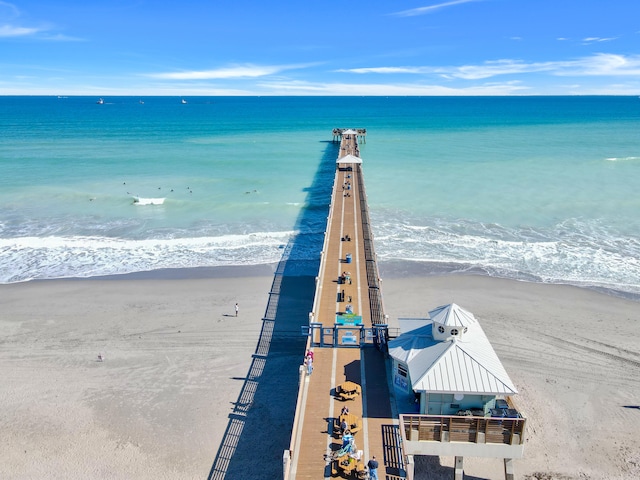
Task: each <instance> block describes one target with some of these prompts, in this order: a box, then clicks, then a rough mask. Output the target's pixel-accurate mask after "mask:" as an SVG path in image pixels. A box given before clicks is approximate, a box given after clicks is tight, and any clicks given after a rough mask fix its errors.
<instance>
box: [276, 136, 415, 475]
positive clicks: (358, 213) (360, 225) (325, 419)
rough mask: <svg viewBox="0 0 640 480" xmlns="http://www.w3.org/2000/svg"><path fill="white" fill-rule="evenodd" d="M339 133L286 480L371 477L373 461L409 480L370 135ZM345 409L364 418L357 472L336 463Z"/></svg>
mask: <svg viewBox="0 0 640 480" xmlns="http://www.w3.org/2000/svg"><path fill="white" fill-rule="evenodd" d="M333 134H334V140H339V141H340V150H339V156H338V158H337V160H336V173H335V178H334V185H333V193H332V198H331V207H330V212H329V216H328V218H327V229H326V233H325V240H324V247H323V251H322V258H321V263H320V270H319V274H318V277H317V282H316V293H315V299H314V304H313V310H312V311H311V312H310V313H309V327H308V329H307V330H306V332H305V333H307V334H308V342H307V347H308V349H309V350H311V351H312V352H313V372H312V373H311V375H308V374H307V369H306V367H305V366H304V365H301V368H300V388H299V393H298V402H297V406H296V413H295V418H294V422H293V429H292V436H291V444H290V448H289V450H287V451H285V452H284V456H283V467H284V478H285V480H293V479H314V480H315V479H319V478H332V477H335V478H349V475H351V478H364V473H363V471H362V466H363V465H366V464H367V462H368V461H369V460H370V459H371V458H372V457H373V456H375V457H376V460H377V461H378V463H379V468H378V477H379V478H380V479H387V480H392V479H400V478H405V473H404V472H405V466H404V464H403V458H404V455H403V454H402V450H401V448H402V447H401V442H400V438H401V435H400V432H399V429H398V420H397V415H396V414H395V412H394V405H393V401H392V396H391V392H390V390H389V387H390V384H389V381H388V372H387V363H386V357H385V356H386V353H385V352H386V350H385V347H386V341H387V340H388V333H387V322H386V319H387V317H386V316H385V313H384V305H383V301H382V295H381V292H380V279H379V275H378V267H377V264H376V258H375V252H374V248H373V236H372V234H371V230H370V225H369V213H368V206H367V198H366V193H365V185H364V180H363V172H362V159H361V157H360V152H359V142H361V141H363V140H364V135H365V134H366V130H365V129H334V131H333ZM301 353H302V352H301ZM347 381H349V382H353V383H355V384H357V385H359V386H360V387H361V393H357V394H356V395H355V398H353V399H348V400H343V399H340V398H338V395H337V393H338V392H337V391H336V387H337V386H339V385H341V384H343V383H345V382H347ZM344 406H347V407H348V408H349V413H350V414H352V415H355V417H353V418H356V419H358V420H360V423H359V424H358V425H359V426H358V428H356V430H358V431H357V432H356V433H355V435H354V436H355V445H356V451H357V450H361V453H362V456H361V458H360V459H359V460H355V459H354V462H355V464H353V461H352V465H351V467H349V468H343V467H345V466H344V465H340V464H339V463H340V462H338V461H335V460H331V454H332V452H335V451H337V450H339V449H340V447H341V446H342V439H341V435H340V434H339V432H336V431H335V430H334V429H335V426H336V425H337V421H336V419H337V418H338V417H339V415H340V413H341V410H342V408H343V407H344ZM358 471H360V473H359V474H358Z"/></svg>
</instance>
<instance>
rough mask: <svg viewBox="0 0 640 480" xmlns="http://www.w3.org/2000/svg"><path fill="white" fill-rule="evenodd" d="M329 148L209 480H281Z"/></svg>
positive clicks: (327, 189) (328, 182)
mask: <svg viewBox="0 0 640 480" xmlns="http://www.w3.org/2000/svg"><path fill="white" fill-rule="evenodd" d="M326 143H327V145H326V148H325V151H324V154H323V156H322V159H321V161H320V165H319V166H318V169H317V171H316V174H315V177H314V180H313V183H312V185H311V186H310V187H309V188H307V189H306V191H307V199H306V203H305V207H304V208H303V209H302V212H301V213H300V216H299V217H298V219H297V222H296V227H295V230H296V231H297V232H298V234H297V235H295V236H294V237H292V238H291V240H290V241H289V244H288V245H287V246H286V248H285V250H284V252H283V255H282V259H281V260H280V263H279V264H278V267H277V269H276V272H275V275H274V278H273V284H272V286H271V291H270V293H269V301H268V303H267V309H266V312H265V314H264V318H263V325H262V331H261V332H260V337H259V339H258V345H257V347H256V351H255V353H254V354H253V360H252V362H251V366H250V368H249V371H248V373H247V376H246V378H244V379H243V380H244V384H243V386H242V390H241V392H240V396H239V398H238V400H237V401H236V402H235V404H234V408H233V412H232V413H231V414H230V415H229V423H228V425H227V429H226V431H225V432H224V436H223V439H222V442H221V443H220V447H219V449H218V452H217V453H216V456H215V459H214V460H213V465H212V466H211V471H210V472H209V475H208V477H207V478H208V479H209V480H221V479H225V478H229V479H237V478H252V479H269V478H282V455H283V453H284V451H285V450H286V449H288V448H289V442H290V437H291V428H292V423H293V416H294V412H295V407H296V399H297V394H298V379H299V375H298V371H299V370H298V369H299V367H300V365H301V364H302V358H303V356H304V349H305V346H306V337H303V336H302V335H301V327H302V326H305V325H308V322H309V317H308V315H309V312H310V311H311V310H312V306H313V297H314V293H315V277H316V275H317V272H318V269H319V265H320V252H321V250H322V245H323V242H324V231H325V228H326V221H327V215H328V214H329V203H330V201H331V190H332V187H333V177H334V174H335V162H336V158H337V155H338V147H339V145H338V144H337V143H333V142H326Z"/></svg>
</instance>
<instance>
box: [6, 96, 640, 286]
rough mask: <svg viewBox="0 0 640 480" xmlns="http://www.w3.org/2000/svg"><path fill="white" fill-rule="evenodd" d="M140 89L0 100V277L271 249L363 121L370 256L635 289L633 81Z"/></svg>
mask: <svg viewBox="0 0 640 480" xmlns="http://www.w3.org/2000/svg"><path fill="white" fill-rule="evenodd" d="M140 100H141V99H139V98H133V97H115V98H105V104H103V105H97V104H96V103H95V102H96V98H88V97H70V98H56V97H0V131H1V132H2V138H1V139H0V167H1V169H2V175H1V176H0V282H4V283H10V282H17V281H24V280H29V279H35V278H58V277H68V276H94V275H105V274H116V273H127V272H135V271H145V270H153V269H158V268H171V267H175V268H178V267H194V266H216V265H251V264H261V263H270V262H275V261H278V260H279V259H280V257H281V255H282V251H283V249H282V247H283V245H285V244H287V242H288V241H289V239H290V238H291V236H292V235H294V234H295V233H297V232H300V231H302V232H303V233H308V234H312V236H313V234H316V235H315V237H317V236H318V235H321V234H322V231H323V230H324V216H326V211H325V210H324V209H323V207H324V206H325V204H326V202H327V201H328V198H327V197H326V195H325V193H326V188H325V189H321V188H319V187H318V186H319V185H322V183H323V182H324V183H325V184H326V183H327V182H331V181H332V175H331V169H329V171H327V169H326V166H327V162H328V163H329V166H331V165H330V164H331V162H332V160H335V155H337V150H336V148H335V145H333V144H332V143H331V142H330V140H331V138H332V137H331V130H332V129H333V128H334V127H365V128H367V131H368V135H367V143H366V144H365V145H362V147H361V155H362V157H363V159H364V167H363V168H364V174H365V180H366V185H367V193H368V200H369V205H370V208H371V219H372V222H373V225H374V227H373V228H374V234H375V238H376V251H377V253H378V258H379V259H380V260H381V262H385V261H391V260H409V261H419V262H434V263H438V264H447V265H450V266H451V268H453V269H455V270H469V269H475V270H477V269H480V270H482V271H484V272H486V273H488V274H490V275H498V276H504V277H509V278H523V279H529V280H534V281H542V282H557V283H570V284H576V285H588V286H595V287H604V288H611V289H615V290H619V291H622V292H628V293H640V220H639V217H640V216H639V215H638V212H639V211H640V195H638V193H637V192H638V190H639V188H640V139H639V135H638V132H639V131H640V128H639V127H640V99H638V98H636V97H495V98H487V97H464V98H453V97H444V98H443V97H425V98H415V97H408V98H400V97H391V98H380V97H347V98H342V97H340V98H332V97H329V98H327V97H308V98H298V97H282V98H278V97H275V98H274V97H263V98H258V97H215V98H214V97H211V98H209V97H194V98H188V99H187V100H188V103H187V104H186V105H183V104H181V103H180V99H179V98H175V97H149V98H143V99H142V100H143V102H144V103H141V102H140ZM321 165H324V170H323V172H320V173H319V169H320V166H321ZM136 196H137V197H141V198H163V199H164V203H163V204H162V205H139V204H135V203H134V202H133V198H134V197H136ZM301 219H304V221H301ZM295 254H296V255H298V256H301V257H308V258H315V257H316V256H317V248H316V245H315V244H310V245H309V248H307V249H305V248H299V249H296V253H295ZM303 259H304V258H303Z"/></svg>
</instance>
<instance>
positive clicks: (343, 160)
mask: <svg viewBox="0 0 640 480" xmlns="http://www.w3.org/2000/svg"><path fill="white" fill-rule="evenodd" d="M336 163H340V164H342V163H362V159H361V158H360V157H356V156H355V155H345V156H344V157H340V158H339V159H338V160H337V161H336Z"/></svg>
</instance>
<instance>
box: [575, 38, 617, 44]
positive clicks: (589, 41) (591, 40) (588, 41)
mask: <svg viewBox="0 0 640 480" xmlns="http://www.w3.org/2000/svg"><path fill="white" fill-rule="evenodd" d="M617 39H618V37H586V38H583V39H582V44H583V45H591V44H592V43H601V42H611V41H613V40H617Z"/></svg>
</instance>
